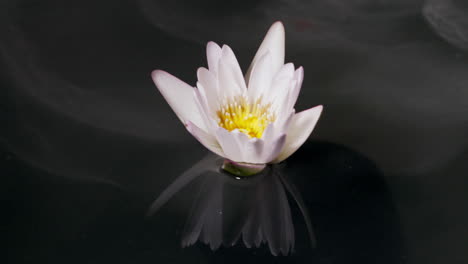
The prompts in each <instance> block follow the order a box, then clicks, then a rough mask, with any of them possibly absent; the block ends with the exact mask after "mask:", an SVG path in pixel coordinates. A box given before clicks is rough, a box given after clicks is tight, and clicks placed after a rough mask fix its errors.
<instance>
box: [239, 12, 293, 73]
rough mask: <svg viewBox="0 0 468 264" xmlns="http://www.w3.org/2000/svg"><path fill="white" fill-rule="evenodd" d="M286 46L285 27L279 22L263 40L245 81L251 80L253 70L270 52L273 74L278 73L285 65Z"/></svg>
mask: <svg viewBox="0 0 468 264" xmlns="http://www.w3.org/2000/svg"><path fill="white" fill-rule="evenodd" d="M284 44H285V40H284V26H283V23H281V22H279V21H278V22H275V23H274V24H273V25H272V26H271V27H270V29H269V30H268V33H267V34H266V36H265V38H264V39H263V42H262V44H261V45H260V47H259V48H258V51H257V53H256V54H255V57H254V59H253V60H252V63H251V64H250V67H249V70H248V71H247V74H246V78H245V79H246V80H249V79H250V74H251V70H252V69H253V68H254V66H255V64H256V63H257V62H258V61H259V59H260V58H261V57H262V56H263V54H265V53H266V52H268V51H270V53H271V54H272V61H271V64H272V69H273V72H277V71H278V70H279V69H280V68H281V66H282V65H283V64H284Z"/></svg>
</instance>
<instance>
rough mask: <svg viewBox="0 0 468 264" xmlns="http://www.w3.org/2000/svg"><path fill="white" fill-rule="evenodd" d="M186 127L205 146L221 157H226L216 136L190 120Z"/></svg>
mask: <svg viewBox="0 0 468 264" xmlns="http://www.w3.org/2000/svg"><path fill="white" fill-rule="evenodd" d="M186 127H187V130H188V131H189V132H190V134H192V136H194V137H195V138H196V139H197V140H198V141H199V142H200V143H201V144H202V145H203V146H205V148H207V149H209V150H210V151H211V152H213V153H215V154H217V155H219V156H221V157H225V155H224V152H223V150H222V149H221V146H220V145H219V143H218V142H217V140H216V138H215V137H214V136H212V135H210V134H208V133H206V132H205V131H203V130H202V129H201V128H199V127H198V126H196V125H195V124H193V123H192V122H190V121H189V122H188V123H187V126H186Z"/></svg>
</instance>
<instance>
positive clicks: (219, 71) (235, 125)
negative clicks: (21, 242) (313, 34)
mask: <svg viewBox="0 0 468 264" xmlns="http://www.w3.org/2000/svg"><path fill="white" fill-rule="evenodd" d="M284 43H285V39H284V26H283V24H282V23H281V22H276V23H274V24H273V25H272V26H271V28H270V29H269V31H268V33H267V35H266V36H265V38H264V40H263V42H262V44H261V45H260V48H259V49H258V51H257V53H256V54H255V57H254V59H253V61H252V63H251V65H250V67H249V70H248V71H247V73H246V75H245V78H244V76H243V75H242V71H241V69H240V66H239V63H238V62H237V59H236V57H235V55H234V53H233V51H232V50H231V48H230V47H229V46H227V45H223V47H222V48H221V47H220V46H218V45H217V44H216V43H214V42H209V43H208V45H207V48H206V54H207V58H208V69H206V68H203V67H201V68H199V69H198V71H197V77H198V82H197V87H192V86H190V85H188V84H186V83H185V82H183V81H181V80H179V79H178V78H176V77H174V76H172V75H171V74H169V73H167V72H165V71H161V70H155V71H153V72H152V74H151V76H152V78H153V80H154V83H155V84H156V86H157V87H158V89H159V91H160V92H161V94H162V95H163V96H164V98H165V99H166V101H167V102H168V103H169V105H170V106H171V108H172V109H173V110H174V112H175V113H176V115H177V116H178V117H179V119H180V120H181V121H182V123H184V125H185V126H186V128H187V130H188V131H189V132H190V133H191V134H192V135H193V136H194V137H195V138H196V139H197V140H198V141H200V143H201V144H203V146H205V147H206V148H208V149H209V150H210V151H212V152H214V153H216V154H217V155H219V156H222V157H224V158H225V159H227V162H225V164H224V166H223V168H224V169H226V170H228V171H230V172H232V173H234V174H237V175H243V176H245V175H251V174H254V173H257V172H259V171H261V170H262V169H263V168H264V167H265V164H269V163H278V162H281V161H283V160H284V159H286V158H287V157H289V156H290V155H291V154H293V153H294V152H295V151H296V150H297V149H298V148H299V147H300V146H301V145H302V144H303V143H304V142H305V141H306V140H307V138H308V137H309V135H310V133H312V130H313V129H314V127H315V124H316V123H317V121H318V119H319V116H320V114H321V112H322V106H321V105H319V106H316V107H313V108H310V109H308V110H305V111H302V112H300V113H296V112H295V110H294V104H295V103H296V100H297V97H298V95H299V91H300V89H301V85H302V80H303V77H304V70H303V68H302V67H299V68H298V69H295V68H294V65H293V64H292V63H287V64H284Z"/></svg>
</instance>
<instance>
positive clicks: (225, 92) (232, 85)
mask: <svg viewBox="0 0 468 264" xmlns="http://www.w3.org/2000/svg"><path fill="white" fill-rule="evenodd" d="M218 70H219V72H218V87H219V96H218V98H219V99H221V98H224V97H227V98H232V97H234V96H238V95H241V94H242V92H243V90H242V89H241V87H240V86H239V85H238V83H237V81H236V76H235V74H234V72H233V71H232V67H231V66H230V65H229V62H226V61H225V60H223V59H221V60H220V61H219V69H218ZM221 100H222V99H221Z"/></svg>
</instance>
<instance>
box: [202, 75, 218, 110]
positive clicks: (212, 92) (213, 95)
mask: <svg viewBox="0 0 468 264" xmlns="http://www.w3.org/2000/svg"><path fill="white" fill-rule="evenodd" d="M197 77H198V82H197V87H198V89H199V90H200V93H201V94H202V96H203V97H204V98H205V99H206V102H207V105H208V109H209V110H210V111H212V112H214V111H216V110H217V109H218V108H219V98H218V87H217V83H218V80H217V79H216V77H215V76H214V75H213V73H212V72H210V71H208V69H206V68H203V67H201V68H198V71H197Z"/></svg>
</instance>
